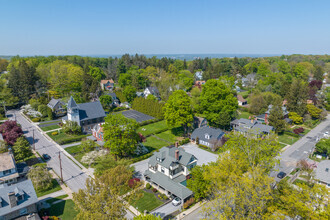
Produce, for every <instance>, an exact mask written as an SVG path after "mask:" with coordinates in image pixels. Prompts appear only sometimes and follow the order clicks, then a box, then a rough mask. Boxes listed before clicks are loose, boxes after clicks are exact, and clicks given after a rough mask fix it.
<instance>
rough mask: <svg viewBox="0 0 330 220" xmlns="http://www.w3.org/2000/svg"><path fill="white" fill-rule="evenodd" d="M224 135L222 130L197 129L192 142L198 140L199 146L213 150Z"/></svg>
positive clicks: (192, 135) (205, 127) (206, 127)
mask: <svg viewBox="0 0 330 220" xmlns="http://www.w3.org/2000/svg"><path fill="white" fill-rule="evenodd" d="M224 135H225V133H224V132H223V131H222V130H221V129H217V128H211V127H208V126H204V127H200V128H196V129H195V130H194V131H193V133H192V134H191V140H192V141H197V139H198V142H199V143H198V144H201V145H205V146H207V147H210V148H213V147H214V146H215V145H216V144H217V143H219V142H220V141H221V140H222V138H223V136H224Z"/></svg>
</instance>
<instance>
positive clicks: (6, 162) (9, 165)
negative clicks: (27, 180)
mask: <svg viewBox="0 0 330 220" xmlns="http://www.w3.org/2000/svg"><path fill="white" fill-rule="evenodd" d="M18 177H19V174H18V172H17V168H16V163H15V159H14V156H13V155H12V154H11V153H10V152H5V153H2V154H0V185H2V184H13V183H16V182H17V178H18ZM0 191H1V189H0ZM0 213H1V212H0Z"/></svg>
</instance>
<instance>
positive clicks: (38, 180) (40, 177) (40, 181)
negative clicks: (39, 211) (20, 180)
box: [28, 166, 53, 191]
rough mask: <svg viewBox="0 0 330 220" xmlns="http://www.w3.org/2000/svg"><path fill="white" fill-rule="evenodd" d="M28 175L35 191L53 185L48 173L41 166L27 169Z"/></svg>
mask: <svg viewBox="0 0 330 220" xmlns="http://www.w3.org/2000/svg"><path fill="white" fill-rule="evenodd" d="M28 177H29V179H31V181H32V183H33V186H34V188H35V189H36V190H37V191H44V190H47V189H49V188H50V187H51V186H52V185H53V184H52V177H51V175H50V173H49V172H48V170H47V168H46V167H43V166H36V167H32V168H31V169H30V170H29V173H28Z"/></svg>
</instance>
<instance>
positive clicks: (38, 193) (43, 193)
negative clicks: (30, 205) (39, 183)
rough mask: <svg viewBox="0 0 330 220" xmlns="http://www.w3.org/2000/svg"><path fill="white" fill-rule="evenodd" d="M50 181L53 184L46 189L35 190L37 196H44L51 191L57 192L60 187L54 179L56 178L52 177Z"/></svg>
mask: <svg viewBox="0 0 330 220" xmlns="http://www.w3.org/2000/svg"><path fill="white" fill-rule="evenodd" d="M52 183H53V186H52V187H51V188H49V189H47V190H43V191H41V190H40V191H38V190H36V193H37V196H38V197H41V196H45V195H48V194H51V193H53V192H57V191H59V190H61V189H62V188H61V186H60V185H59V184H58V182H57V181H56V179H52Z"/></svg>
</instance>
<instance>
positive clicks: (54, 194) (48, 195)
mask: <svg viewBox="0 0 330 220" xmlns="http://www.w3.org/2000/svg"><path fill="white" fill-rule="evenodd" d="M63 195H66V192H65V191H64V190H59V191H56V192H53V193H50V194H47V195H44V196H41V197H39V198H38V199H39V201H43V202H44V201H46V200H48V199H51V198H55V197H59V196H63Z"/></svg>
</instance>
